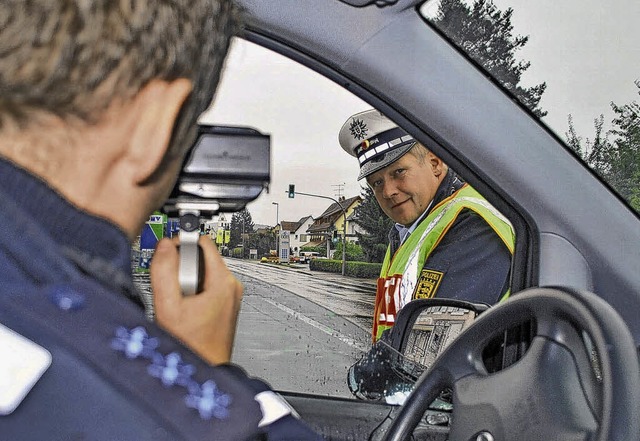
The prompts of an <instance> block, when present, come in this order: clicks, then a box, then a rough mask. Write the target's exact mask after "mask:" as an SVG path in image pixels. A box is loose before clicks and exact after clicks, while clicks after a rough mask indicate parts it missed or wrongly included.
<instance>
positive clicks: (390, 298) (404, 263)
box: [373, 184, 515, 341]
mask: <svg viewBox="0 0 640 441" xmlns="http://www.w3.org/2000/svg"><path fill="white" fill-rule="evenodd" d="M463 209H470V210H473V211H474V212H475V213H477V214H478V215H480V216H481V217H482V218H483V219H484V220H485V221H486V222H487V223H488V224H489V225H490V226H491V228H492V229H493V230H494V231H495V232H496V234H497V235H498V236H499V237H500V238H501V239H502V241H503V243H504V244H505V246H506V247H507V249H508V250H509V252H510V253H511V254H513V250H514V244H515V236H514V233H513V227H512V226H511V223H510V222H509V221H508V220H507V219H506V218H505V217H504V216H503V215H502V213H500V212H499V211H498V210H496V209H495V208H494V207H493V206H492V205H491V204H489V202H487V201H486V200H485V199H484V198H483V197H482V196H481V195H480V194H479V193H478V192H477V191H476V190H474V189H473V188H472V187H471V186H469V185H468V184H465V185H464V186H463V187H462V188H460V189H459V190H458V191H457V192H455V193H454V194H452V195H451V196H449V197H448V198H446V199H444V200H443V201H442V202H440V204H438V205H437V206H436V207H434V209H433V210H432V211H431V213H429V215H428V216H427V217H426V218H425V219H424V220H423V221H422V222H421V223H420V224H419V225H418V226H417V228H416V229H415V231H414V232H413V233H411V235H410V236H409V237H408V238H407V240H406V241H405V242H404V243H403V244H402V245H401V246H400V248H398V250H397V251H396V253H395V255H394V256H393V258H391V255H390V253H391V250H390V247H388V248H387V254H386V256H385V259H384V262H383V264H382V270H381V271H380V278H379V279H378V285H377V292H376V305H375V310H374V318H373V320H374V323H373V340H374V341H376V340H378V339H379V338H380V336H381V335H382V332H383V331H384V330H386V329H389V328H391V327H392V326H393V323H394V322H395V316H396V314H397V313H398V311H400V309H401V308H402V307H403V306H404V305H406V304H407V303H408V302H410V301H411V300H412V298H411V297H412V295H413V293H414V291H415V287H416V284H417V282H418V277H419V275H420V272H421V270H422V268H423V266H424V262H425V261H426V260H427V258H428V257H429V255H430V254H431V252H432V251H433V250H434V249H435V247H436V246H437V245H438V244H439V243H440V240H442V238H443V237H444V235H445V234H446V232H447V231H448V230H449V228H450V227H451V225H452V224H453V223H454V221H455V220H456V218H457V217H458V215H459V214H460V212H461V211H462V210H463ZM508 294H509V293H508V292H507V293H505V295H504V296H503V297H502V298H501V299H500V300H501V301H502V300H504V299H506V298H507V297H508Z"/></svg>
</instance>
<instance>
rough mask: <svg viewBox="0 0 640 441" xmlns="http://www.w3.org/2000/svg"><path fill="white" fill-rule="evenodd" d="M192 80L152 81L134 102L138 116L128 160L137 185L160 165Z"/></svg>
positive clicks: (135, 116) (189, 90)
mask: <svg viewBox="0 0 640 441" xmlns="http://www.w3.org/2000/svg"><path fill="white" fill-rule="evenodd" d="M191 89H192V85H191V81H189V80H187V79H185V78H180V79H177V80H173V81H171V82H166V81H161V80H153V81H151V82H150V83H148V84H147V85H146V86H144V87H143V88H142V90H141V91H140V92H139V93H138V94H137V95H136V97H135V98H133V100H134V101H135V105H134V108H135V109H136V111H137V115H133V117H134V118H136V123H135V125H134V129H133V133H132V136H131V138H130V143H129V149H128V152H127V155H128V157H129V158H128V159H129V161H130V163H131V165H132V166H133V167H135V171H134V173H133V176H134V180H135V182H136V184H141V183H143V182H145V181H146V180H147V179H148V178H149V177H151V176H152V175H153V174H154V173H155V171H156V170H157V169H158V168H159V167H160V165H161V164H162V161H163V158H164V156H165V155H166V153H167V149H168V147H169V143H170V141H171V135H172V133H173V127H174V124H175V122H176V118H177V117H178V114H179V113H180V109H181V108H182V105H183V104H184V101H185V100H186V99H187V97H188V96H189V94H190V93H191Z"/></svg>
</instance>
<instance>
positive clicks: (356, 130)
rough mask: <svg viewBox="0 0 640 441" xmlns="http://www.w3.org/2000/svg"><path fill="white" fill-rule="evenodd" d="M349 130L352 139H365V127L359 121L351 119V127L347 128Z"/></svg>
mask: <svg viewBox="0 0 640 441" xmlns="http://www.w3.org/2000/svg"><path fill="white" fill-rule="evenodd" d="M349 130H350V131H351V135H352V136H353V138H354V139H365V138H366V137H367V131H368V130H369V129H368V128H367V125H366V124H365V123H364V121H362V120H361V119H355V118H353V119H352V120H351V125H350V126H349Z"/></svg>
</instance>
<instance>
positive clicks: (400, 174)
mask: <svg viewBox="0 0 640 441" xmlns="http://www.w3.org/2000/svg"><path fill="white" fill-rule="evenodd" d="M406 171H407V169H406V168H399V169H397V170H394V172H393V174H394V175H395V176H402V175H403V174H404V172H406Z"/></svg>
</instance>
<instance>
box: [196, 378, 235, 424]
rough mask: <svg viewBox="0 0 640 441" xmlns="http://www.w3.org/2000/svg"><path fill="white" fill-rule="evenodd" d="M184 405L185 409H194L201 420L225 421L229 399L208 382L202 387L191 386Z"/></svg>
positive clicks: (212, 382) (213, 383)
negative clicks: (185, 405)
mask: <svg viewBox="0 0 640 441" xmlns="http://www.w3.org/2000/svg"><path fill="white" fill-rule="evenodd" d="M185 403H186V404H187V407H190V408H192V409H196V410H197V411H198V413H199V414H200V418H202V419H203V420H208V419H211V417H215V418H218V419H225V418H227V417H228V416H229V405H230V404H231V397H230V396H229V395H227V394H225V393H223V392H221V391H220V389H218V386H217V385H216V383H215V382H214V381H213V380H208V381H206V382H205V383H204V384H203V385H202V386H200V385H198V384H194V385H192V386H191V387H190V390H189V395H187V397H186V398H185Z"/></svg>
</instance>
